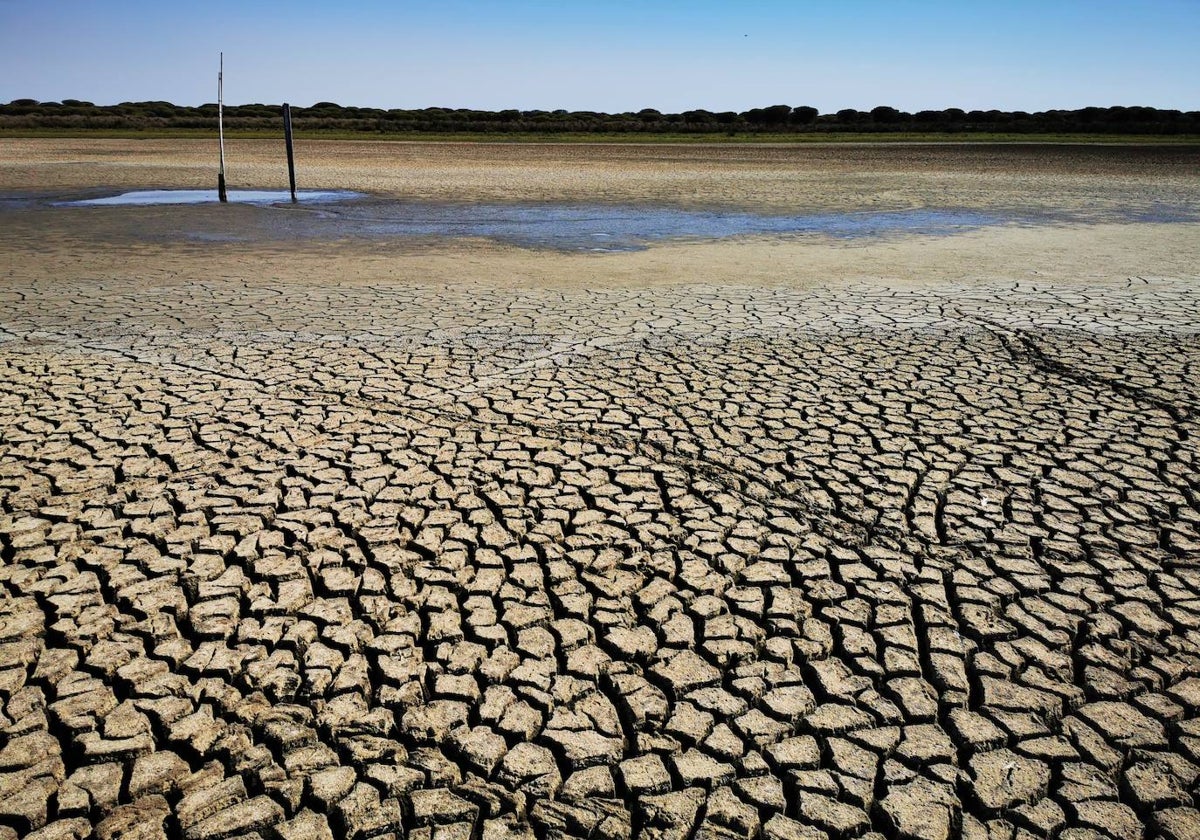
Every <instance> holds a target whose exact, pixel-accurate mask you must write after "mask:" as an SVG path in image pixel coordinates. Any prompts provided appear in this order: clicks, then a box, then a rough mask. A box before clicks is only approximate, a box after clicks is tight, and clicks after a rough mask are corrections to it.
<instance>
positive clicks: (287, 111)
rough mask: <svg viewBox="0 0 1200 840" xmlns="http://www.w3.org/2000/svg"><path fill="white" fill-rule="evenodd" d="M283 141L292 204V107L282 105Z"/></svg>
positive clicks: (293, 184) (294, 163)
mask: <svg viewBox="0 0 1200 840" xmlns="http://www.w3.org/2000/svg"><path fill="white" fill-rule="evenodd" d="M283 140H284V142H285V143H286V144H287V156H288V185H289V186H290V187H291V188H292V203H293V204H295V203H296V157H295V155H294V154H293V153H292V106H291V105H289V104H287V103H286V102H284V103H283Z"/></svg>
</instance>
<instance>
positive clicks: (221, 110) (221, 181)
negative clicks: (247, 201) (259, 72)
mask: <svg viewBox="0 0 1200 840" xmlns="http://www.w3.org/2000/svg"><path fill="white" fill-rule="evenodd" d="M217 137H218V138H219V142H220V144H221V167H220V169H218V170H217V198H218V199H220V201H221V203H222V204H224V203H226V202H227V201H229V197H228V196H227V195H226V193H225V53H221V67H220V69H219V70H218V71H217Z"/></svg>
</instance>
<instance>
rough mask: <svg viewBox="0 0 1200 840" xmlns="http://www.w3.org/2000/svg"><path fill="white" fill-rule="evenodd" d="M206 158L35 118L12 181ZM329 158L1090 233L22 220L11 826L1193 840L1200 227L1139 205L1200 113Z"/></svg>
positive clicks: (490, 189)
mask: <svg viewBox="0 0 1200 840" xmlns="http://www.w3.org/2000/svg"><path fill="white" fill-rule="evenodd" d="M278 145H279V144H268V143H235V144H232V146H231V150H230V158H231V162H232V161H237V163H236V164H232V163H231V175H232V179H233V183H234V184H235V185H236V186H238V187H246V188H274V187H278V184H279V182H280V180H279V175H280V172H279V161H277V160H276V159H275V158H276V156H277V157H279V158H282V155H278V148H277V147H278ZM210 147H211V144H205V143H198V142H197V143H195V144H191V143H185V144H177V143H168V142H166V141H145V142H143V143H130V142H119V141H112V142H107V141H38V142H34V141H8V140H4V141H0V161H3V163H0V191H7V192H10V193H15V192H20V193H23V194H26V195H34V194H36V195H51V194H53V195H64V194H72V195H75V194H78V195H83V194H93V193H95V192H96V191H97V190H98V189H99V188H111V189H121V188H159V187H164V186H177V187H203V186H208V181H209V180H211V172H210V169H211V166H210V161H209V157H211V155H210V152H211V148H210ZM300 160H301V164H300V167H301V169H300V172H301V181H302V184H303V185H304V186H308V187H312V188H346V189H358V190H366V191H370V192H372V193H374V194H377V195H385V196H390V197H396V198H402V199H411V200H416V199H421V200H436V201H496V200H514V201H516V200H520V201H575V202H578V201H591V200H595V201H602V202H614V203H634V204H636V203H639V202H641V203H656V204H667V205H672V206H681V207H682V206H687V207H692V206H710V207H711V206H721V207H737V208H744V209H752V210H771V209H787V210H789V211H794V210H795V209H796V208H797V207H803V208H812V209H824V210H831V209H832V210H861V209H878V208H887V209H897V208H903V207H914V206H915V207H928V206H933V207H958V208H972V209H1003V208H1013V207H1023V208H1029V209H1040V210H1046V211H1054V212H1059V211H1062V212H1070V213H1072V214H1074V215H1075V216H1076V217H1078V218H1080V219H1082V220H1084V221H1080V222H1077V223H1074V224H1070V225H1067V224H1048V225H1025V226H1000V227H993V228H988V229H984V230H979V231H975V232H971V233H966V234H962V235H957V236H949V237H922V236H899V237H887V238H883V239H866V240H854V241H835V240H829V239H822V238H820V237H814V238H806V239H804V240H794V239H792V240H788V239H780V238H772V237H741V238H736V239H731V240H722V241H716V242H698V243H697V242H690V243H670V244H664V245H660V246H656V247H652V248H650V249H648V250H646V251H641V252H637V253H621V254H601V255H588V254H564V253H556V252H549V251H537V250H529V249H521V248H516V247H512V246H508V245H504V244H500V243H495V242H491V241H488V240H457V241H454V240H431V239H421V240H419V241H414V240H369V239H363V238H359V237H345V238H342V239H337V240H333V241H327V240H322V241H316V240H303V239H295V238H280V237H272V236H265V237H263V239H262V240H261V241H259V242H254V243H246V242H221V241H207V242H201V241H196V240H183V241H181V240H180V238H179V237H178V236H177V235H175V236H173V225H176V224H177V219H178V217H172V218H173V219H175V220H176V221H172V222H170V223H167V222H165V221H164V217H163V215H162V214H161V213H156V212H155V211H154V209H153V208H132V209H130V208H89V209H88V210H87V211H86V213H78V212H74V211H72V212H71V213H64V212H61V211H59V210H56V209H53V208H41V209H32V210H30V209H24V210H21V211H11V210H10V211H6V210H4V209H3V208H0V254H3V256H4V264H3V267H2V268H0V558H2V563H0V586H2V587H3V588H4V593H5V596H4V598H3V599H0V699H2V700H3V706H2V707H0V710H2V712H3V718H2V719H0V726H2V727H3V730H2V732H3V735H2V740H0V836H5V835H6V834H7V835H8V836H25V835H27V834H29V833H31V832H32V831H34V830H36V829H40V828H42V827H43V826H45V827H46V828H47V831H48V832H51V833H49V834H47V835H45V836H84V835H86V834H87V833H88V832H89V831H91V830H92V828H93V827H95V831H96V835H97V836H100V837H116V836H124V835H123V832H127V831H130V830H132V829H133V828H134V827H136V828H137V830H138V831H140V832H143V833H142V834H139V835H138V836H147V837H153V836H170V837H176V836H183V837H187V838H205V839H207V838H225V837H234V836H253V835H254V834H257V835H258V836H260V837H264V838H268V837H289V838H290V837H329V836H336V837H364V838H366V837H376V836H387V835H388V834H393V835H396V836H406V837H413V838H422V840H425V839H426V838H433V837H464V838H466V837H472V836H473V837H484V838H492V837H513V836H517V837H522V836H525V837H533V836H536V837H539V838H540V837H603V838H610V837H611V838H619V837H629V836H642V837H691V836H696V837H701V836H703V837H732V836H737V837H749V836H761V837H765V838H785V837H788V838H790V837H802V838H803V837H817V836H842V837H861V836H884V837H895V836H902V837H921V838H926V837H929V838H948V837H955V836H966V837H980V838H983V837H989V836H1005V837H1011V836H1060V835H1061V836H1069V835H1064V834H1062V831H1063V830H1064V829H1066V828H1068V827H1069V828H1071V829H1073V830H1075V831H1076V834H1075V835H1074V836H1079V837H1084V836H1112V837H1141V836H1161V837H1188V836H1194V835H1195V833H1196V832H1197V831H1200V811H1197V810H1196V806H1197V800H1196V793H1197V784H1198V783H1200V746H1197V745H1198V744H1200V742H1198V741H1197V740H1196V736H1197V734H1200V635H1198V631H1200V575H1198V574H1197V571H1196V569H1197V563H1198V561H1200V466H1198V464H1197V455H1198V453H1197V440H1200V425H1198V419H1197V418H1198V415H1197V403H1196V393H1197V388H1196V383H1197V371H1198V370H1200V270H1198V269H1197V266H1200V225H1196V224H1186V223H1174V224H1156V223H1146V222H1133V221H1129V220H1128V218H1129V215H1130V213H1129V211H1130V208H1134V209H1137V208H1143V209H1146V210H1148V211H1151V210H1154V209H1155V208H1162V207H1164V206H1165V207H1174V208H1185V209H1190V210H1191V211H1193V212H1194V211H1195V210H1196V209H1197V208H1198V207H1200V177H1198V176H1200V155H1198V154H1197V152H1196V151H1195V150H1187V149H1164V150H1122V149H1111V148H1089V149H1072V148H1061V149H1060V148H1043V149H1033V148H1016V149H1008V148H980V147H948V148H933V147H899V148H893V147H887V148H879V147H849V148H847V147H817V148H803V149H788V148H770V147H769V148H760V147H752V148H751V147H724V146H722V147H664V148H660V147H616V146H606V147H576V146H469V145H461V144H447V145H444V146H442V145H421V144H391V143H386V144H383V143H381V144H352V143H344V144H340V143H336V144H335V143H324V144H321V143H311V144H307V145H306V146H304V145H302V147H301V149H300ZM188 212H192V213H194V216H193V217H188V223H189V224H192V223H196V224H199V223H204V224H206V225H220V224H224V225H227V226H228V229H229V230H231V231H234V230H236V231H245V230H248V229H249V230H253V229H254V226H255V225H257V224H259V223H260V222H259V221H258V220H259V218H260V217H259V216H258V215H256V212H257V211H255V210H254V209H253V208H240V207H226V208H194V210H192V211H188ZM214 214H224V215H220V216H217V215H214ZM214 220H215V221H214ZM174 233H177V231H174ZM53 832H57V833H53ZM870 832H878V834H874V835H872V834H870ZM1088 832H1091V833H1088Z"/></svg>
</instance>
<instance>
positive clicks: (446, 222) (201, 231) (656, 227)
mask: <svg viewBox="0 0 1200 840" xmlns="http://www.w3.org/2000/svg"><path fill="white" fill-rule="evenodd" d="M229 200H230V204H229V205H227V206H221V205H219V204H218V203H217V193H216V190H141V191H137V192H126V193H121V194H120V195H109V196H99V197H88V198H82V199H79V200H73V201H61V200H58V201H50V202H49V204H50V205H51V206H54V207H60V208H62V207H67V208H84V207H86V208H100V207H104V208H117V207H129V208H146V207H154V206H157V205H165V206H164V207H163V209H162V210H161V211H159V212H156V213H155V215H154V217H153V219H149V218H143V219H139V220H138V221H137V231H138V235H139V236H141V237H142V238H153V239H161V240H178V239H180V238H184V239H188V240H191V241H201V242H257V241H264V240H267V241H270V240H281V239H282V240H289V239H327V240H329V239H347V238H366V239H393V240H394V239H411V240H417V239H425V240H437V239H446V238H483V239H490V240H494V241H497V242H502V243H505V244H510V245H515V246H518V247H522V248H535V249H551V250H558V251H585V252H586V251H594V252H619V251H637V250H642V249H645V248H647V247H650V246H651V245H654V244H656V243H661V242H669V241H681V240H683V241H689V240H690V241H695V240H711V239H726V238H729V237H737V236H773V237H779V238H788V237H827V238H833V239H840V240H855V239H880V238H886V237H893V236H908V235H920V236H952V235H955V234H960V233H965V232H968V231H973V230H979V229H981V228H986V227H992V226H996V225H1026V226H1041V225H1049V224H1064V223H1066V224H1071V223H1085V224H1086V223H1091V222H1096V221H1122V222H1151V221H1152V222H1191V221H1196V220H1197V218H1200V214H1198V213H1197V212H1196V210H1195V209H1194V208H1184V207H1166V206H1161V205H1155V206H1142V207H1138V208H1133V207H1131V208H1126V209H1125V210H1123V211H1121V212H1119V213H1117V214H1116V215H1115V216H1112V214H1107V215H1106V216H1105V217H1104V218H1089V217H1086V216H1082V215H1080V214H1070V213H1065V212H1063V213H1056V212H1050V211H1029V210H1003V209H992V210H978V209H969V208H955V207H925V208H909V209H900V210H889V211H861V212H802V211H797V212H794V213H759V212H751V211H747V210H737V209H724V208H715V209H695V208H680V207H667V206H651V205H612V204H582V203H576V204H563V203H551V202H546V203H515V202H514V203H488V204H465V203H438V202H427V201H405V200H402V199H397V198H389V197H382V196H371V195H367V194H364V193H357V192H350V191H344V190H304V191H301V192H300V193H299V202H298V203H292V201H291V197H290V195H289V194H288V193H287V192H286V191H284V190H231V191H230V192H229ZM37 203H39V204H42V206H45V201H44V200H43V201H39V202H37ZM235 205H240V209H239V208H238V207H235ZM114 219H115V217H114Z"/></svg>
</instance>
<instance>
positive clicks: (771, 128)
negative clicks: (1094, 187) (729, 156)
mask: <svg viewBox="0 0 1200 840" xmlns="http://www.w3.org/2000/svg"><path fill="white" fill-rule="evenodd" d="M216 119H217V106H216V104H215V103H210V104H206V105H200V106H186V105H174V104H172V103H170V102H122V103H120V104H119V105H94V104H93V103H91V102H84V101H81V100H77V99H64V100H63V101H62V102H39V101H37V100H34V99H17V100H14V101H12V102H9V103H8V104H7V105H0V129H61V130H93V129H94V130H114V129H115V130H122V131H130V130H132V131H138V130H163V129H209V128H212V127H213V126H214V125H215V122H216ZM292 120H293V123H294V125H295V127H296V129H297V131H315V132H320V131H337V132H362V133H364V134H368V133H374V134H385V135H391V134H397V135H403V134H406V133H438V134H453V133H460V132H461V133H464V134H467V133H469V134H523V133H534V134H557V133H601V134H634V135H636V134H727V135H737V134H756V133H769V134H790V133H796V134H802V133H813V134H819V133H822V132H829V133H836V132H856V133H894V132H921V133H946V134H955V133H967V132H987V133H1006V134H1062V133H1085V134H1145V135H1179V134H1200V111H1178V110H1164V109H1161V108H1149V107H1144V106H1129V107H1126V106H1114V107H1108V108H1102V107H1091V108H1079V109H1077V110H1051V111H1039V112H1035V113H1028V112H1025V111H998V110H990V111H980V110H975V111H964V110H963V109H961V108H946V109H945V110H942V111H917V112H915V113H908V112H906V111H901V110H899V109H897V108H892V107H889V106H886V105H880V106H879V107H877V108H872V109H871V110H869V111H858V110H855V109H853V108H845V109H843V110H840V111H837V112H835V113H830V114H822V113H820V112H819V111H818V110H817V109H816V108H813V107H809V106H799V107H793V106H790V105H771V106H768V107H765V108H751V109H750V110H748V111H742V112H737V111H715V112H714V111H706V110H702V109H699V110H693V111H684V112H682V113H678V114H672V113H662V112H660V111H656V110H654V109H653V108H645V109H643V110H641V111H636V112H634V111H628V112H624V113H619V114H607V113H602V112H597V111H566V110H557V111H536V110H535V111H518V110H515V109H509V110H503V111H478V110H472V109H468V108H418V109H400V108H393V109H390V110H384V109H381V108H358V107H349V106H342V105H338V104H336V103H333V102H318V103H316V104H315V105H313V106H312V107H309V108H298V107H293V108H292ZM279 125H280V106H278V105H262V104H253V105H229V106H226V107H225V127H226V129H227V130H230V131H235V132H236V131H239V130H244V131H264V130H274V129H277V128H278V127H279Z"/></svg>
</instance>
